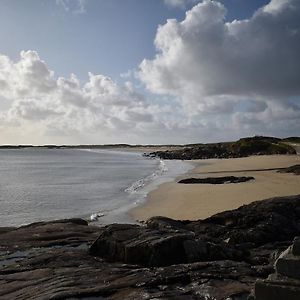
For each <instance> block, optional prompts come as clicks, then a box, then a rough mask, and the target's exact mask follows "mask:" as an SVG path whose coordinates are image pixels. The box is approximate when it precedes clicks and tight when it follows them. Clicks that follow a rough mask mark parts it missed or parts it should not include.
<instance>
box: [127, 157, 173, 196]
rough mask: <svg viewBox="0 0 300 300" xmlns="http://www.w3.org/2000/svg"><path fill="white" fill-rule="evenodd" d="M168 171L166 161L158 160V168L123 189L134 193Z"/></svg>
mask: <svg viewBox="0 0 300 300" xmlns="http://www.w3.org/2000/svg"><path fill="white" fill-rule="evenodd" d="M167 171H168V168H167V166H166V163H165V162H164V161H163V160H160V161H159V165H158V168H157V169H156V170H155V172H153V173H152V174H150V175H148V176H146V177H144V178H142V179H139V180H137V181H135V182H134V183H133V184H132V185H130V186H129V187H128V188H126V189H125V192H127V193H129V194H132V193H136V192H137V191H138V190H140V189H141V188H143V187H144V186H146V185H147V184H149V183H150V182H152V181H153V180H155V179H156V178H157V177H159V176H161V175H163V174H164V173H166V172H167Z"/></svg>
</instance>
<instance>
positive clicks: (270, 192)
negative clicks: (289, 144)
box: [131, 155, 300, 220]
mask: <svg viewBox="0 0 300 300" xmlns="http://www.w3.org/2000/svg"><path fill="white" fill-rule="evenodd" d="M194 162H195V164H196V168H195V169H193V170H192V171H190V172H188V173H187V174H184V175H183V176H181V177H180V178H177V181H178V180H179V179H182V178H189V177H220V176H231V175H234V176H253V177H254V178H255V180H254V181H248V182H245V183H237V184H221V185H212V184H179V183H176V182H171V183H165V184H162V185H161V186H159V187H158V188H157V189H156V190H154V191H152V192H151V193H150V194H149V195H148V198H147V201H146V202H145V203H144V204H143V205H141V206H139V207H136V208H134V209H133V210H132V211H131V215H132V217H134V218H135V219H136V220H146V219H148V218H149V217H152V216H167V217H170V218H174V219H182V220H183V219H189V220H196V219H203V218H207V217H209V216H211V215H213V214H216V213H218V212H222V211H225V210H230V209H234V208H237V207H239V206H241V205H243V204H248V203H251V202H253V201H256V200H262V199H266V198H271V197H276V196H288V195H296V194H300V176H297V175H294V174H286V173H278V172H276V170H264V171H261V170H262V169H270V168H282V167H289V166H292V165H295V164H300V156H299V155H270V156H252V157H245V158H235V159H210V160H197V161H194Z"/></svg>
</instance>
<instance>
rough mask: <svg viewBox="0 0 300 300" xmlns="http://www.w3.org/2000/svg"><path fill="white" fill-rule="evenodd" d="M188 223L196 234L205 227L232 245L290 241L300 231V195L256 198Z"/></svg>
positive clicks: (257, 244) (258, 244)
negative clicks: (262, 199) (237, 206)
mask: <svg viewBox="0 0 300 300" xmlns="http://www.w3.org/2000/svg"><path fill="white" fill-rule="evenodd" d="M207 224H215V225H219V226H218V227H217V228H216V229H214V228H213V227H212V226H210V225H207ZM186 226H187V227H188V228H189V230H192V231H194V232H195V233H196V234H197V231H199V230H200V231H201V228H202V226H205V227H206V228H207V230H211V231H213V234H214V236H215V237H216V238H222V239H223V240H225V239H226V240H227V241H228V243H232V244H243V243H253V244H254V245H256V246H260V245H263V244H267V243H270V242H277V241H287V240H289V241H291V240H293V239H294V237H295V236H298V235H299V233H300V195H297V196H289V197H278V198H271V199H268V200H264V201H256V202H253V203H251V204H249V205H244V206H241V207H240V208H238V209H235V210H232V211H227V212H222V213H219V214H216V215H214V216H212V217H210V218H207V219H205V220H203V221H194V222H191V223H190V224H187V225H186Z"/></svg>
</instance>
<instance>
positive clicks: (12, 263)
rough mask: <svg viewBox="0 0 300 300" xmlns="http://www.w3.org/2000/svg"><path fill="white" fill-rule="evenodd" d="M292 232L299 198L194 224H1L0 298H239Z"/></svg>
mask: <svg viewBox="0 0 300 300" xmlns="http://www.w3.org/2000/svg"><path fill="white" fill-rule="evenodd" d="M299 235H300V195H297V196H289V197H281V198H273V199H268V200H264V201H257V202H253V203H251V204H249V205H245V206H242V207H240V208H238V209H235V210H232V211H227V212H223V213H219V214H216V215H214V216H212V217H210V218H207V219H205V220H198V221H176V220H172V219H169V218H164V217H154V218H151V219H149V220H148V221H147V222H146V223H145V224H142V225H135V224H112V225H108V226H105V227H96V226H93V225H91V224H88V223H87V222H86V221H84V220H81V219H70V220H58V221H53V222H40V223H34V224H31V225H27V226H23V227H20V228H9V227H5V228H4V227H3V228H0V299H104V298H108V299H154V298H155V299H217V300H221V299H224V300H225V299H247V298H248V297H250V298H251V297H252V296H251V293H252V291H253V289H254V285H255V282H256V280H257V279H260V280H265V279H266V278H267V277H268V276H269V275H270V274H272V273H274V271H275V269H274V262H275V261H276V260H277V258H278V257H279V255H280V253H281V252H282V251H284V250H285V249H286V248H287V247H288V246H290V245H291V244H292V242H293V240H294V238H295V237H296V236H299ZM294 288H295V287H294ZM296 289H297V287H296ZM298 292H299V288H298ZM297 295H299V294H297ZM250 298H249V299H250Z"/></svg>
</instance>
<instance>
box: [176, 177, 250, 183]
mask: <svg viewBox="0 0 300 300" xmlns="http://www.w3.org/2000/svg"><path fill="white" fill-rule="evenodd" d="M250 180H254V177H252V176H249V177H245V176H241V177H236V176H224V177H207V178H187V179H181V180H179V181H178V183H185V184H194V183H200V184H224V183H240V182H247V181H250Z"/></svg>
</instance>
